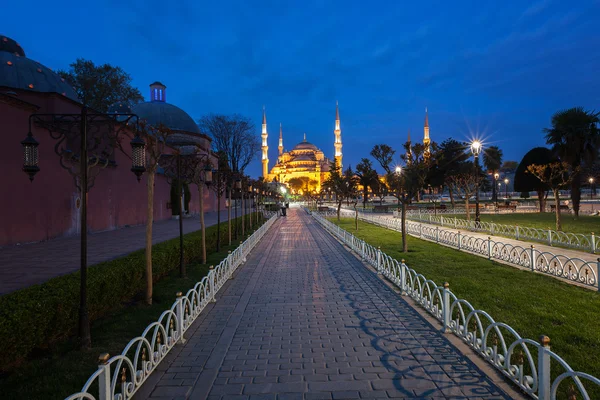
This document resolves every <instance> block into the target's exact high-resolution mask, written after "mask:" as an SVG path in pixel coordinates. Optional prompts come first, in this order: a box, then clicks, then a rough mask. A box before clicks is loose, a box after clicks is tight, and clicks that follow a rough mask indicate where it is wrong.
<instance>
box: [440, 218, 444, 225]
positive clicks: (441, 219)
mask: <svg viewBox="0 0 600 400" xmlns="http://www.w3.org/2000/svg"><path fill="white" fill-rule="evenodd" d="M440 221H441V222H442V226H444V217H440Z"/></svg>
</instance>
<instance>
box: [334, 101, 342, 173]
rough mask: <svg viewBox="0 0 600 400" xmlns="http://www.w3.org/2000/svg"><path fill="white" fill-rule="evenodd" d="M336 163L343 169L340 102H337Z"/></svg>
mask: <svg viewBox="0 0 600 400" xmlns="http://www.w3.org/2000/svg"><path fill="white" fill-rule="evenodd" d="M333 133H334V135H335V142H334V144H333V146H334V148H335V163H336V164H337V165H338V166H339V167H340V169H342V129H341V128H340V108H339V105H338V102H337V100H336V102H335V130H334V131H333Z"/></svg>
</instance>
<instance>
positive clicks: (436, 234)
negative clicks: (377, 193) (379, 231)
mask: <svg viewBox="0 0 600 400" xmlns="http://www.w3.org/2000/svg"><path fill="white" fill-rule="evenodd" d="M321 214H323V215H325V216H333V215H336V214H335V212H332V211H327V212H326V213H321ZM344 214H345V215H346V216H354V211H349V210H344ZM358 218H359V219H360V220H362V221H366V222H370V223H372V224H375V225H379V226H382V227H384V228H387V229H392V230H395V231H398V232H401V231H402V220H401V219H400V218H391V217H389V216H382V215H373V214H363V213H358ZM406 231H407V232H406V233H408V234H409V235H411V236H415V237H418V238H421V239H428V240H431V241H433V242H435V243H438V244H442V245H445V246H448V247H452V248H455V249H457V250H460V251H466V252H469V253H472V254H476V255H479V256H482V257H487V258H488V259H489V260H498V261H502V262H504V263H507V264H511V265H514V266H517V267H522V268H526V269H528V270H530V271H532V272H539V273H542V274H547V275H551V276H553V277H556V278H561V279H564V280H567V281H569V282H575V283H578V284H580V285H582V286H584V287H587V288H591V289H594V290H598V291H600V281H599V279H598V271H599V270H600V258H598V259H597V260H596V261H587V260H583V259H581V258H576V257H568V256H565V255H562V254H554V253H551V252H548V251H539V250H536V248H535V246H534V245H529V246H527V245H524V246H515V245H512V244H510V243H502V242H499V241H495V240H492V239H491V238H490V237H488V238H487V239H483V238H478V237H474V236H470V235H467V234H464V233H462V232H460V231H458V232H455V231H449V230H445V229H441V228H440V227H439V226H430V225H428V224H422V223H414V222H408V221H407V222H406Z"/></svg>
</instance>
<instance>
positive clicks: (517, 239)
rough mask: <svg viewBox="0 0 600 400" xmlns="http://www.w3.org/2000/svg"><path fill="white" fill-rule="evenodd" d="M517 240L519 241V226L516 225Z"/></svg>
mask: <svg viewBox="0 0 600 400" xmlns="http://www.w3.org/2000/svg"><path fill="white" fill-rule="evenodd" d="M517 240H519V225H517Z"/></svg>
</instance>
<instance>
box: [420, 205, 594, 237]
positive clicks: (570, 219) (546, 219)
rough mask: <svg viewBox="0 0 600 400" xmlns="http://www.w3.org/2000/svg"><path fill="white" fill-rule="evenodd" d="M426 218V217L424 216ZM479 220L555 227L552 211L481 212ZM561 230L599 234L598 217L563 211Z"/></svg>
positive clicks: (448, 215) (454, 215) (473, 215)
mask: <svg viewBox="0 0 600 400" xmlns="http://www.w3.org/2000/svg"><path fill="white" fill-rule="evenodd" d="M440 215H442V214H440ZM443 216H444V217H448V218H454V217H456V218H462V219H466V214H443ZM424 218H427V217H424ZM473 218H475V211H473V212H471V219H473ZM481 220H482V221H484V222H495V223H497V224H504V225H519V226H524V227H529V228H538V229H548V228H550V229H552V230H554V229H555V228H556V216H555V214H554V213H541V214H540V213H527V214H517V213H514V214H481ZM561 221H562V230H563V232H570V233H583V234H587V235H589V234H591V232H596V233H599V234H600V218H598V217H592V216H589V215H580V216H579V218H578V219H575V217H574V216H573V215H572V214H566V213H563V214H562V215H561Z"/></svg>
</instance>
